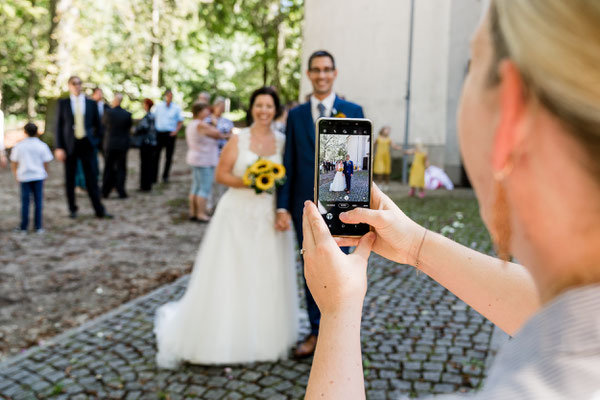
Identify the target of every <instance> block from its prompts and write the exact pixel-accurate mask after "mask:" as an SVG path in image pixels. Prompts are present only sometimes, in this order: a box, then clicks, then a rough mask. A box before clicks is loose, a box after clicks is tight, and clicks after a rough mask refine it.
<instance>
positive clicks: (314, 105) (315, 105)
mask: <svg viewBox="0 0 600 400" xmlns="http://www.w3.org/2000/svg"><path fill="white" fill-rule="evenodd" d="M319 103H323V105H324V106H325V117H330V116H332V115H331V111H332V110H333V103H335V92H331V94H330V95H329V96H327V97H325V98H324V99H323V100H319V99H317V98H316V97H315V96H314V95H313V96H310V111H311V113H312V117H313V122H317V120H318V119H319V115H320V112H319Z"/></svg>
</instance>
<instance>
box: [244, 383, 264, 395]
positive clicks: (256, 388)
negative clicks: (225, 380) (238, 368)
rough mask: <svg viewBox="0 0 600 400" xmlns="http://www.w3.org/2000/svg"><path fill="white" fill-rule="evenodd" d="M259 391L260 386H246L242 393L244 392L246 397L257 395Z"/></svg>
mask: <svg viewBox="0 0 600 400" xmlns="http://www.w3.org/2000/svg"><path fill="white" fill-rule="evenodd" d="M259 390H260V386H258V385H254V384H249V385H244V386H242V387H241V388H240V392H242V393H243V394H246V395H250V394H253V393H256V392H258V391H259Z"/></svg>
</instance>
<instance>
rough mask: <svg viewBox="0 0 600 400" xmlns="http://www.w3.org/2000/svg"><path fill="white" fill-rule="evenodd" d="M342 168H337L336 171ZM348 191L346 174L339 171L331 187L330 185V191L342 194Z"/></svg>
mask: <svg viewBox="0 0 600 400" xmlns="http://www.w3.org/2000/svg"><path fill="white" fill-rule="evenodd" d="M340 168H342V167H340V166H336V169H340ZM344 190H346V178H345V177H344V174H343V172H342V171H338V172H336V173H335V176H334V177H333V181H332V182H331V185H329V191H330V192H342V191H344Z"/></svg>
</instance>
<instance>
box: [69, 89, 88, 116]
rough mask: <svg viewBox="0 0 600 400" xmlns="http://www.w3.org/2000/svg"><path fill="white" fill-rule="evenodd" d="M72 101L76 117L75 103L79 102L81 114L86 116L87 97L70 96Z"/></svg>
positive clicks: (72, 108) (81, 95)
mask: <svg viewBox="0 0 600 400" xmlns="http://www.w3.org/2000/svg"><path fill="white" fill-rule="evenodd" d="M69 97H70V99H71V110H72V111H73V115H75V102H76V101H78V102H79V108H80V110H81V114H82V115H84V116H85V96H84V95H83V93H81V94H80V95H79V96H73V95H70V96H69Z"/></svg>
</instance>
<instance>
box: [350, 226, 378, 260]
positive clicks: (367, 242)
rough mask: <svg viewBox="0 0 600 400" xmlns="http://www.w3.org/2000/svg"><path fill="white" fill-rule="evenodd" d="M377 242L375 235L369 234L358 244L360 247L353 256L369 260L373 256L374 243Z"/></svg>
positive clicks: (357, 247)
mask: <svg viewBox="0 0 600 400" xmlns="http://www.w3.org/2000/svg"><path fill="white" fill-rule="evenodd" d="M374 242H375V233H373V232H369V233H367V234H366V235H365V236H363V237H362V238H361V239H360V241H359V242H358V246H356V249H354V252H352V255H357V256H358V257H360V258H364V259H365V260H368V259H369V255H370V254H371V249H372V248H373V243H374Z"/></svg>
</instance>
